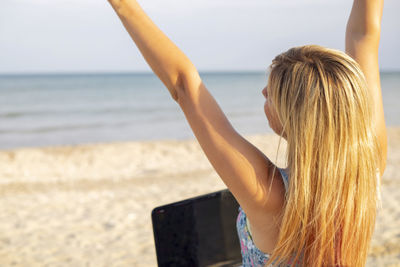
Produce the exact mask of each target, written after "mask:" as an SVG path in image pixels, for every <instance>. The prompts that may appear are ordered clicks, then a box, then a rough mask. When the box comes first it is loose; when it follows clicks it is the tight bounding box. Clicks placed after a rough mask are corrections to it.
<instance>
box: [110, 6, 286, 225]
mask: <svg viewBox="0 0 400 267" xmlns="http://www.w3.org/2000/svg"><path fill="white" fill-rule="evenodd" d="M109 2H110V3H111V5H112V6H113V8H114V9H115V11H116V12H117V14H118V16H119V17H120V19H121V21H122V23H123V24H124V26H125V28H126V30H127V31H128V32H129V34H130V36H131V37H132V39H133V41H134V42H135V43H136V45H137V47H138V48H139V50H140V52H141V53H142V54H143V56H144V58H145V59H146V61H147V63H148V64H149V65H150V67H151V68H152V69H153V71H154V72H155V74H156V75H157V76H158V77H159V78H160V79H161V81H162V82H163V83H164V84H165V86H166V87H167V88H168V90H169V91H170V93H171V95H172V97H173V98H174V99H175V101H177V102H178V104H179V105H180V107H181V109H182V111H183V112H184V114H185V116H186V119H187V121H188V122H189V124H190V127H191V128H192V130H193V133H194V134H195V136H196V138H197V141H198V142H199V144H200V146H201V148H202V149H203V151H204V153H205V154H206V156H207V158H208V160H209V161H210V163H211V164H212V166H213V167H214V169H215V170H216V172H217V173H218V175H219V176H220V177H221V179H222V180H223V182H224V183H225V184H226V185H227V186H228V188H229V190H230V191H231V192H232V194H233V195H234V196H235V198H236V200H237V201H238V202H239V204H240V205H241V206H242V208H243V209H244V211H245V212H246V214H247V215H248V217H249V218H258V217H259V216H256V215H257V214H260V210H262V211H263V212H266V213H268V212H271V213H276V212H278V211H280V210H281V208H282V206H283V204H284V194H283V193H282V192H280V191H283V190H284V185H283V182H282V181H281V180H280V179H272V177H271V176H272V175H271V173H272V171H273V167H274V166H273V164H272V163H271V162H270V161H269V159H268V158H267V157H266V156H265V155H264V154H263V153H262V152H261V151H260V150H258V149H257V148H256V147H255V146H253V145H252V144H251V143H249V142H248V141H247V140H246V139H244V138H243V137H242V136H241V135H240V134H238V133H237V132H236V131H235V129H234V128H233V127H232V125H231V124H230V122H229V121H228V119H227V118H226V116H225V114H224V113H223V112H222V110H221V108H220V107H219V105H218V104H217V102H216V101H215V99H214V98H213V96H212V95H211V94H210V92H209V91H208V90H207V88H206V87H205V85H204V84H203V83H202V81H201V79H200V75H199V74H198V72H197V70H196V68H195V67H194V65H193V64H192V63H191V62H190V60H189V59H188V58H187V57H186V56H185V55H184V54H183V53H182V52H181V51H180V50H179V49H178V47H176V46H175V45H174V44H173V43H172V42H171V41H170V40H169V39H168V37H167V36H165V35H164V34H163V33H162V32H161V30H159V29H158V28H157V26H156V25H155V24H154V23H153V22H152V21H151V20H150V18H149V17H148V16H147V15H146V14H145V12H144V11H143V10H142V9H141V8H140V6H139V4H138V3H137V2H136V1H135V0H109ZM204 41H207V40H204ZM269 185H271V187H270V186H269ZM269 188H271V191H270V192H268V191H269V190H268V189H269ZM252 222H257V221H256V219H254V221H253V220H252Z"/></svg>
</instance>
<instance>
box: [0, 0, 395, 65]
mask: <svg viewBox="0 0 400 267" xmlns="http://www.w3.org/2000/svg"><path fill="white" fill-rule="evenodd" d="M139 2H140V3H141V4H142V6H143V8H144V9H145V11H146V12H147V13H148V14H149V15H150V17H151V18H152V19H153V20H154V21H155V22H156V24H157V25H158V26H159V27H160V28H161V29H162V30H163V31H164V32H165V33H166V34H167V35H168V36H169V37H170V38H171V39H172V40H173V41H174V42H175V43H176V44H177V45H178V46H179V47H180V48H181V49H182V50H183V51H184V52H185V53H186V55H188V56H189V58H190V59H191V60H192V61H193V62H194V64H195V65H196V66H197V68H198V69H199V70H200V71H214V70H217V71H241V70H249V71H251V70H260V71H264V70H265V69H266V68H267V66H268V65H269V64H270V62H271V60H272V59H273V57H274V56H275V55H277V54H278V53H280V52H283V51H285V50H287V49H288V48H290V47H292V46H297V45H304V44H319V45H323V46H328V47H331V48H336V49H340V50H343V49H344V33H345V26H346V22H347V18H348V16H349V13H350V9H351V5H352V1H350V0H335V1H323V0H241V1H239V0H171V1H169V0H143V1H139ZM399 10H400V1H399V0H385V8H384V15H383V21H382V34H381V46H380V66H381V69H382V70H400V53H399V48H400V37H399V36H400V19H399V15H398V14H399ZM108 71H111V72H118V71H124V72H125V71H128V72H130V71H150V68H149V67H148V66H147V64H146V62H145V61H144V60H143V58H142V57H141V55H140V53H139V51H138V49H137V48H136V47H135V45H134V43H133V42H132V41H131V39H130V37H129V35H128V33H127V32H126V31H125V29H124V28H123V26H122V24H121V22H120V21H119V19H118V17H117V15H116V14H115V13H114V11H113V10H112V8H111V6H110V5H109V3H108V2H107V1H106V0H1V4H0V73H42V72H108Z"/></svg>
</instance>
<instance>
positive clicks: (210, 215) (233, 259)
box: [152, 190, 241, 267]
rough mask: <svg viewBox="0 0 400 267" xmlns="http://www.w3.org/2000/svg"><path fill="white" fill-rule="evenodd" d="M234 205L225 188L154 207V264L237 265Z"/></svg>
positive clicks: (238, 248)
mask: <svg viewBox="0 0 400 267" xmlns="http://www.w3.org/2000/svg"><path fill="white" fill-rule="evenodd" d="M238 208H239V205H238V203H237V202H236V200H235V198H234V197H233V195H232V194H231V193H230V192H229V191H228V190H221V191H218V192H215V193H211V194H207V195H203V196H199V197H195V198H191V199H187V200H184V201H180V202H176V203H172V204H169V205H165V206H161V207H158V208H155V209H154V210H153V211H152V222H153V231H154V240H155V245H156V253H157V261H158V265H159V266H193V267H195V266H199V267H202V266H215V267H216V266H238V265H240V264H239V263H240V262H241V253H240V244H239V240H238V236H237V231H236V218H237V215H238Z"/></svg>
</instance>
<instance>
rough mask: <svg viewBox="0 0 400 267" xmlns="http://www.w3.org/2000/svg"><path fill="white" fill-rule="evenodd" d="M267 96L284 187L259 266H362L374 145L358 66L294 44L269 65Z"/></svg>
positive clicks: (370, 214)
mask: <svg viewBox="0 0 400 267" xmlns="http://www.w3.org/2000/svg"><path fill="white" fill-rule="evenodd" d="M267 91H268V97H269V98H270V101H271V103H272V105H273V107H274V109H275V111H276V113H277V116H278V119H279V120H280V122H281V123H282V133H281V136H285V138H286V139H287V155H286V156H287V165H288V170H289V190H288V192H287V194H286V202H285V206H284V209H283V211H282V216H283V217H282V225H281V228H280V233H279V239H278V243H277V246H276V248H275V250H274V251H273V253H272V255H271V258H270V260H269V261H268V262H267V265H266V266H268V264H271V263H273V262H281V263H286V264H292V265H291V266H293V265H294V264H295V263H296V262H297V264H299V265H301V266H364V265H365V263H366V258H367V253H368V249H369V244H370V240H371V237H372V234H373V231H374V226H375V218H376V211H377V210H376V209H377V207H376V203H377V188H376V187H377V179H376V178H377V168H378V162H380V158H379V155H380V153H379V150H380V148H379V145H378V142H377V138H376V134H375V130H374V125H373V120H372V110H371V107H372V106H373V102H372V99H371V96H370V95H369V92H368V90H367V85H366V81H365V78H364V75H363V73H362V71H361V70H360V67H359V65H358V64H357V63H356V62H355V61H354V60H353V59H352V58H351V57H350V56H348V55H346V54H345V53H343V52H340V51H337V50H333V49H328V48H324V47H321V46H316V45H307V46H301V47H295V48H292V49H290V50H288V51H287V52H285V53H282V54H280V55H278V56H277V57H276V58H275V59H274V60H273V61H272V65H271V72H270V75H269V77H268V87H267ZM290 259H292V260H293V259H294V262H293V261H292V262H291V261H290ZM275 260H276V261H275Z"/></svg>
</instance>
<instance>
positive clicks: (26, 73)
mask: <svg viewBox="0 0 400 267" xmlns="http://www.w3.org/2000/svg"><path fill="white" fill-rule="evenodd" d="M266 71H267V70H198V72H199V73H200V74H245V73H249V74H256V73H257V74H259V73H266ZM379 72H380V73H384V74H390V73H400V69H386V70H385V69H383V70H380V71H379ZM120 74H122V75H130V74H136V75H137V74H140V75H155V74H154V72H152V71H148V70H135V71H77V72H75V71H54V72H46V71H43V72H3V73H2V72H0V77H1V76H52V75H54V76H57V75H59V76H62V75H64V76H67V75H71V76H72V75H76V76H78V75H120Z"/></svg>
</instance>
